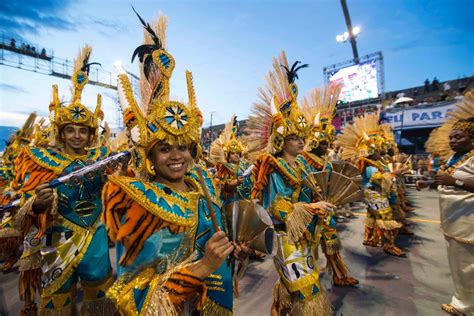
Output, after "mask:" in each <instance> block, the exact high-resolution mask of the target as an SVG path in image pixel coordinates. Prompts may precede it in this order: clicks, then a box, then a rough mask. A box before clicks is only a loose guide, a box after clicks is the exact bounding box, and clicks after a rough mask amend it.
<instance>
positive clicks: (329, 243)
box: [321, 238, 342, 255]
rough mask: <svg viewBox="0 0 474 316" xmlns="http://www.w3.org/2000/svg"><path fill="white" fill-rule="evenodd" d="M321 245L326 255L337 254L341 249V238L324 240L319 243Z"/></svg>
mask: <svg viewBox="0 0 474 316" xmlns="http://www.w3.org/2000/svg"><path fill="white" fill-rule="evenodd" d="M321 247H322V248H323V251H324V253H325V254H326V255H335V254H338V253H339V251H340V250H341V249H342V245H341V240H340V239H339V238H337V239H331V240H325V241H324V242H322V243H321Z"/></svg>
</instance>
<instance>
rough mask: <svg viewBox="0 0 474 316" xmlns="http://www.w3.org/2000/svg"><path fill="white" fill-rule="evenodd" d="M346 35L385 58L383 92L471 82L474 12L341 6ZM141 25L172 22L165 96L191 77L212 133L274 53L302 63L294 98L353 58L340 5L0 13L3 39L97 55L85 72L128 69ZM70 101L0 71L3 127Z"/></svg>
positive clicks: (252, 94)
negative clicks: (354, 34)
mask: <svg viewBox="0 0 474 316" xmlns="http://www.w3.org/2000/svg"><path fill="white" fill-rule="evenodd" d="M347 2H348V6H349V10H350V14H351V19H352V23H353V25H354V26H360V27H361V28H362V33H361V34H360V36H359V37H358V49H359V54H360V55H365V54H368V53H372V52H375V51H378V50H381V51H382V52H383V55H384V64H385V84H386V87H385V89H386V91H392V90H397V89H402V88H407V87H411V86H416V85H421V84H422V83H423V81H424V80H425V79H426V78H429V79H430V80H431V79H433V77H435V76H436V77H437V78H438V79H439V80H441V81H443V80H448V79H455V78H457V77H459V76H461V75H466V76H469V75H473V73H474V55H473V51H474V36H473V35H472V34H473V30H474V14H473V13H472V3H473V2H472V1H469V0H466V1H441V0H430V1H415V0H391V1H390V0H348V1H347ZM130 3H132V4H133V5H134V7H135V8H136V9H137V11H138V12H140V14H141V15H142V16H143V17H144V18H145V20H148V21H150V20H152V19H153V18H155V17H156V15H157V13H158V12H163V13H164V14H166V15H167V16H168V17H169V27H168V50H169V52H170V53H171V54H172V55H173V56H174V57H175V59H176V64H177V65H176V68H175V71H174V76H173V78H172V82H171V94H172V95H173V96H177V97H178V98H180V99H185V98H186V97H187V93H186V85H185V75H184V71H185V69H189V70H191V71H192V72H193V75H194V81H195V86H196V93H197V99H198V103H199V106H200V107H201V109H202V111H203V114H204V116H205V126H208V125H209V119H210V113H211V112H214V115H213V120H214V123H223V122H225V121H226V120H228V119H229V118H230V117H231V115H232V114H234V113H235V114H237V115H238V117H239V119H243V118H245V117H247V115H248V114H249V110H250V108H251V106H252V103H253V102H254V101H255V100H256V95H257V88H258V87H259V86H260V85H262V84H263V83H264V77H265V74H266V73H267V71H268V70H269V69H270V67H271V59H272V57H273V56H276V55H277V54H279V52H280V51H281V50H285V51H286V52H287V55H288V58H289V59H290V62H292V61H294V60H301V61H302V62H304V63H309V64H310V67H309V68H307V69H303V70H301V73H300V80H299V81H298V85H299V88H300V89H299V91H300V96H303V95H304V94H306V93H307V92H308V91H309V90H310V89H311V88H314V87H317V86H320V85H322V84H323V83H324V79H323V73H322V68H323V67H324V66H327V65H330V64H333V63H338V62H341V61H346V60H349V59H351V58H352V50H351V47H350V45H349V43H342V44H341V43H337V42H336V40H335V37H336V35H337V34H340V33H343V32H344V31H345V30H346V27H345V21H344V16H343V14H342V9H341V5H340V1H338V0H328V1H290V0H287V1H250V0H249V1H242V0H240V1H205V0H201V1H197V0H196V1H177V0H173V1H97V0H96V1H91V0H86V1H71V0H42V1H41V0H37V1H34V0H24V1H2V2H1V3H0V25H1V30H2V31H3V32H4V33H5V34H7V35H6V36H7V37H8V36H10V35H14V36H17V37H22V38H24V39H25V40H28V41H29V42H32V43H36V44H37V45H38V46H41V47H46V48H48V49H53V50H54V55H55V56H58V57H62V58H68V59H70V60H71V59H73V58H74V56H75V54H76V53H77V51H78V50H79V47H80V46H81V45H83V44H84V43H89V44H91V45H92V46H93V47H94V52H93V57H92V61H97V62H100V63H101V64H102V67H103V69H105V70H109V71H113V64H114V62H115V61H116V60H122V62H123V65H124V66H125V68H126V69H127V70H130V71H132V72H135V73H137V72H138V71H137V69H138V66H137V61H135V64H133V65H132V64H130V57H131V54H132V52H133V50H134V49H135V48H136V47H137V46H138V45H139V44H140V43H141V40H142V28H141V26H140V24H139V21H138V19H137V18H136V17H135V15H134V13H133V11H132V10H131V7H130ZM54 83H57V84H59V89H60V95H64V96H65V99H69V81H67V80H64V79H59V78H55V77H49V76H45V75H40V74H35V73H31V72H27V71H22V70H18V69H15V68H10V67H5V66H1V65H0V125H3V126H5V125H8V126H11V125H14V126H18V125H20V124H21V120H22V118H23V117H24V116H25V115H26V114H27V113H29V112H31V111H33V110H36V111H38V112H39V113H40V114H42V115H47V107H48V104H49V100H50V94H51V85H52V84H54ZM97 93H102V94H104V105H105V114H106V120H108V121H110V123H111V125H114V124H115V122H116V121H117V119H119V117H118V114H117V112H116V111H115V107H116V105H115V104H114V101H113V98H112V97H113V95H114V91H113V90H107V89H102V88H97V87H94V86H88V87H86V89H85V92H84V94H83V101H84V102H85V104H86V105H87V106H89V107H91V108H93V107H94V106H95V96H96V94H97Z"/></svg>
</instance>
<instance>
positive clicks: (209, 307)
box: [201, 298, 233, 316]
mask: <svg viewBox="0 0 474 316" xmlns="http://www.w3.org/2000/svg"><path fill="white" fill-rule="evenodd" d="M201 315H203V316H232V315H233V312H232V311H230V310H228V309H226V308H224V307H222V306H220V305H218V304H217V303H215V302H214V301H212V300H211V299H209V298H208V299H207V300H206V304H205V305H204V308H203V309H202V312H201Z"/></svg>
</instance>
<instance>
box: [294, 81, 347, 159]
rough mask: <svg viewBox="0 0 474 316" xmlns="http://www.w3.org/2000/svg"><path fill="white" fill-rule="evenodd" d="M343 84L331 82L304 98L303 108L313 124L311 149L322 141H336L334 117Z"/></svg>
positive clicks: (309, 139) (309, 143) (309, 144)
mask: <svg viewBox="0 0 474 316" xmlns="http://www.w3.org/2000/svg"><path fill="white" fill-rule="evenodd" d="M341 89H342V85H339V84H331V85H327V86H325V87H323V88H317V89H313V90H311V91H310V93H309V95H308V96H307V97H304V99H303V106H302V110H303V113H304V115H305V116H306V119H307V121H308V122H309V124H310V126H311V130H310V133H309V137H308V143H307V146H308V147H309V150H311V149H313V148H317V147H318V146H319V143H320V142H322V141H325V142H327V143H328V144H330V143H332V142H333V141H334V138H335V136H336V129H335V128H334V126H333V125H332V119H333V117H334V113H335V111H336V105H337V101H338V100H339V94H340V93H341Z"/></svg>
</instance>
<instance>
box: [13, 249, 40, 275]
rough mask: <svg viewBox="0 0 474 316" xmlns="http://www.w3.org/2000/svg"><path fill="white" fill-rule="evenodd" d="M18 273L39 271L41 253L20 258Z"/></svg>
mask: <svg viewBox="0 0 474 316" xmlns="http://www.w3.org/2000/svg"><path fill="white" fill-rule="evenodd" d="M18 263H19V268H18V270H20V271H28V270H33V269H41V253H40V252H39V251H38V252H35V253H33V254H32V255H31V256H28V257H25V258H23V257H21V258H20V260H19V261H18Z"/></svg>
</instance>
